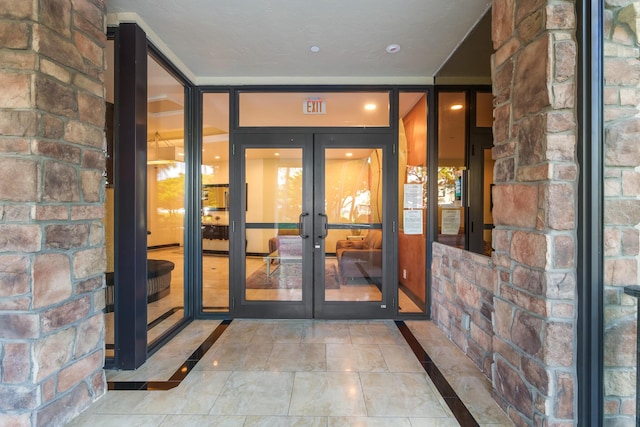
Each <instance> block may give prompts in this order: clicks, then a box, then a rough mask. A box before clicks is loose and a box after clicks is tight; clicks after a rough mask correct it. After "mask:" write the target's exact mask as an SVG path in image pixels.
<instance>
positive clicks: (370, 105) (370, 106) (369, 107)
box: [364, 104, 378, 111]
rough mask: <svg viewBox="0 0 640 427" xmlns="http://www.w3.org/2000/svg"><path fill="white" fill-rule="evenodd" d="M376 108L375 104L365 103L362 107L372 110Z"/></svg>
mask: <svg viewBox="0 0 640 427" xmlns="http://www.w3.org/2000/svg"><path fill="white" fill-rule="evenodd" d="M376 108H378V106H377V105H376V104H365V106H364V109H365V110H367V111H372V110H375V109H376Z"/></svg>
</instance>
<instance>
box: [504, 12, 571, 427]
mask: <svg viewBox="0 0 640 427" xmlns="http://www.w3.org/2000/svg"><path fill="white" fill-rule="evenodd" d="M492 14H493V15H492V18H493V29H492V32H493V44H494V48H495V49H496V53H495V54H494V56H493V58H492V74H493V92H494V96H495V99H494V106H495V110H494V117H495V122H494V129H493V131H494V132H493V134H494V148H493V157H494V159H495V160H496V165H495V170H494V179H495V184H496V185H495V188H494V191H493V201H494V210H493V218H494V224H495V226H496V228H495V230H494V233H493V242H494V249H495V252H494V254H493V263H494V265H495V268H496V271H497V274H496V276H497V284H496V293H495V298H494V304H495V307H494V308H495V318H494V328H495V329H494V332H495V335H494V339H493V349H494V362H495V364H494V367H493V382H494V394H495V397H496V400H497V401H498V403H500V404H501V405H502V406H503V408H504V409H505V410H506V411H507V413H508V415H509V417H510V418H511V419H512V420H513V421H514V422H515V423H516V425H554V426H557V425H573V424H574V423H575V422H576V421H577V420H575V408H576V394H577V385H576V348H577V334H576V320H577V295H576V249H577V240H576V239H577V235H576V231H577V230H576V227H577V224H576V209H577V194H578V193H577V185H578V167H577V164H576V134H577V129H576V105H575V100H576V72H577V59H576V52H577V46H576V39H575V35H576V25H577V22H576V15H575V2H573V1H555V0H518V1H514V0H494V1H493V9H492Z"/></svg>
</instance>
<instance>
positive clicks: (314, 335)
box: [302, 321, 351, 344]
mask: <svg viewBox="0 0 640 427" xmlns="http://www.w3.org/2000/svg"><path fill="white" fill-rule="evenodd" d="M302 342H303V343H322V344H327V343H351V335H350V334H349V324H348V323H346V322H332V321H326V322H323V321H318V322H313V323H311V324H308V325H306V326H305V329H304V335H303V337H302Z"/></svg>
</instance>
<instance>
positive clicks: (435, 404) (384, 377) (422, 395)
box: [360, 372, 452, 418]
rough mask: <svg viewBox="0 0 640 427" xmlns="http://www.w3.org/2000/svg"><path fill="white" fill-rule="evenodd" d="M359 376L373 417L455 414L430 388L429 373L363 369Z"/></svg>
mask: <svg viewBox="0 0 640 427" xmlns="http://www.w3.org/2000/svg"><path fill="white" fill-rule="evenodd" d="M360 378H361V379H362V390H363V392H364V397H365V401H366V404H367V412H368V414H369V415H370V416H399V417H401V416H408V417H434V418H435V417H437V418H440V417H442V418H447V417H450V416H452V414H451V412H450V411H449V410H448V408H447V407H446V404H445V403H444V402H443V401H442V400H441V399H440V398H439V396H437V395H435V394H434V393H433V392H432V391H431V388H430V386H429V385H428V379H427V377H426V374H417V373H416V374H414V373H397V372H396V373H385V372H383V373H378V372H362V373H360Z"/></svg>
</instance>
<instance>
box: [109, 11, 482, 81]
mask: <svg viewBox="0 0 640 427" xmlns="http://www.w3.org/2000/svg"><path fill="white" fill-rule="evenodd" d="M490 5H491V0H403V1H391V0H384V1H381V0H348V1H346V0H316V1H308V0H227V1H221V0H217V1H216V0H162V1H158V0H109V1H108V2H107V11H108V13H109V16H108V22H109V24H110V25H115V24H117V23H118V22H137V23H138V24H139V25H140V26H141V27H142V28H143V29H144V30H145V31H146V32H147V36H148V37H149V39H150V40H151V42H152V43H154V44H155V45H156V46H157V47H158V48H159V49H160V50H161V51H162V52H163V53H164V54H165V55H166V56H167V57H168V58H169V59H170V60H171V61H172V62H173V63H174V64H175V65H176V66H177V67H178V68H179V69H180V70H181V71H182V72H183V73H184V74H185V75H186V76H187V77H188V78H189V79H190V80H192V82H193V83H195V84H197V85H206V84H224V85H232V84H315V85H318V84H432V83H433V82H434V77H435V76H436V75H437V74H438V71H439V70H441V69H442V68H443V67H444V66H445V64H446V63H447V61H448V59H449V58H450V57H451V56H452V54H453V52H455V51H456V49H457V48H458V47H459V46H460V45H461V44H462V42H463V41H464V40H465V37H466V36H467V35H468V34H470V33H471V31H472V30H473V28H474V26H475V25H476V24H477V23H478V22H479V20H480V19H481V18H482V16H483V15H484V14H485V13H486V12H487V10H488V9H489V7H490ZM392 43H396V44H398V45H400V51H399V52H397V53H393V54H389V53H386V51H385V48H386V47H387V46H388V45H390V44H392ZM312 46H318V47H319V48H320V51H319V52H318V53H312V52H311V50H310V48H311V47H312ZM487 60H488V58H487ZM475 68H476V69H477V68H480V67H475ZM473 69H474V67H469V68H467V71H469V72H471V73H473ZM472 77H473V76H472V75H471V76H467V78H472Z"/></svg>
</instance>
